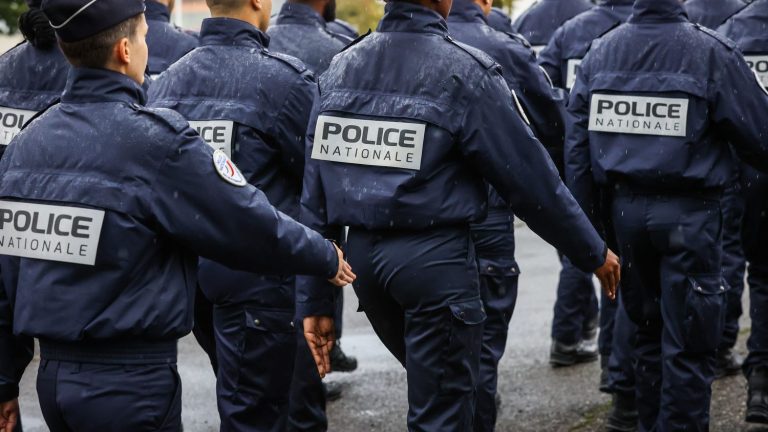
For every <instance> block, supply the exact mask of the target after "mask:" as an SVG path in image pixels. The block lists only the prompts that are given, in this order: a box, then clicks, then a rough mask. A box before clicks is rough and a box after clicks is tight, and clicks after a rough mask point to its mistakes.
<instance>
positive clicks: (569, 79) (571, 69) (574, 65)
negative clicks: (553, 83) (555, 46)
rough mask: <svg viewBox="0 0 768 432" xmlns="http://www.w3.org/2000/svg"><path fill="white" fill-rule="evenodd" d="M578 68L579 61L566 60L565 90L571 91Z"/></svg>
mask: <svg viewBox="0 0 768 432" xmlns="http://www.w3.org/2000/svg"><path fill="white" fill-rule="evenodd" d="M579 66H581V59H568V63H567V64H566V73H565V88H566V89H567V90H570V89H572V88H573V85H574V84H576V72H578V70H579Z"/></svg>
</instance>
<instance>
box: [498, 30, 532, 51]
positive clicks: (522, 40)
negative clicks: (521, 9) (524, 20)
mask: <svg viewBox="0 0 768 432" xmlns="http://www.w3.org/2000/svg"><path fill="white" fill-rule="evenodd" d="M504 34H506V35H507V36H509V37H510V38H512V39H513V40H515V41H517V42H519V43H520V44H521V45H522V46H524V47H526V48H529V49H530V48H531V43H530V42H528V39H526V38H525V36H523V35H521V34H519V33H510V32H504Z"/></svg>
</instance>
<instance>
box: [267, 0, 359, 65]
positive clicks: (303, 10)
mask: <svg viewBox="0 0 768 432" xmlns="http://www.w3.org/2000/svg"><path fill="white" fill-rule="evenodd" d="M267 34H268V35H269V37H270V49H271V50H272V51H275V52H279V53H283V54H288V55H290V56H293V57H296V58H298V59H300V60H301V61H303V62H304V63H305V64H306V65H307V66H308V67H309V68H310V70H312V71H313V72H314V73H315V74H316V75H320V74H321V73H323V72H325V70H326V69H328V66H329V65H330V64H331V59H332V58H333V56H335V55H336V54H338V53H339V51H341V50H342V49H344V47H345V46H346V43H347V42H348V41H349V38H347V37H346V36H342V35H337V34H335V33H332V32H330V31H328V30H327V28H326V22H325V19H324V18H323V17H322V15H320V14H319V13H318V12H317V11H315V10H314V9H312V7H311V6H310V5H308V4H304V3H302V2H301V1H298V0H293V1H288V2H286V3H285V4H284V5H283V8H282V9H281V10H280V13H279V14H278V15H277V18H276V19H275V21H274V23H273V24H272V25H270V27H269V30H268V31H267Z"/></svg>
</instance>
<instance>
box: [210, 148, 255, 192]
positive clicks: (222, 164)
mask: <svg viewBox="0 0 768 432" xmlns="http://www.w3.org/2000/svg"><path fill="white" fill-rule="evenodd" d="M212 156H213V167H214V168H215V169H216V172H217V173H218V174H219V177H221V178H223V179H224V180H225V181H226V182H227V183H230V184H233V185H235V186H237V187H243V186H245V185H247V184H248V182H246V181H245V177H244V176H243V173H241V172H240V170H239V169H238V168H237V166H235V163H234V162H232V161H231V160H230V159H229V157H228V156H227V155H226V153H224V152H223V151H221V150H214V152H213V155H212Z"/></svg>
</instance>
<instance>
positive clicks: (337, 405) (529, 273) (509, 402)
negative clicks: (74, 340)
mask: <svg viewBox="0 0 768 432" xmlns="http://www.w3.org/2000/svg"><path fill="white" fill-rule="evenodd" d="M517 259H518V262H519V263H520V267H521V269H522V272H523V273H522V276H521V279H520V294H519V298H518V303H517V309H516V310H515V315H514V316H513V318H512V323H511V325H510V334H509V340H508V344H507V353H506V355H505V356H504V358H503V359H502V361H501V365H500V377H499V389H500V394H501V397H502V408H501V412H500V414H499V420H498V424H497V431H500V432H501V431H505V432H506V431H509V432H512V431H514V432H526V431H537V432H539V431H554V432H559V431H579V432H582V431H602V430H604V420H605V417H606V416H607V414H608V411H609V409H610V397H609V396H608V395H605V394H601V393H600V392H598V390H597V383H598V379H599V370H600V368H599V365H598V363H597V362H595V363H591V364H586V365H579V366H575V367H570V368H563V369H552V368H550V367H549V364H548V352H549V351H548V350H549V342H550V341H549V332H550V325H551V322H552V306H553V304H554V299H555V287H556V286H557V276H558V270H559V264H558V260H557V255H556V253H555V251H554V249H553V248H552V247H550V246H549V245H547V244H546V243H544V242H543V241H542V240H540V239H539V238H538V237H536V236H535V235H534V234H533V233H531V232H530V231H529V230H528V229H526V228H523V229H519V230H518V256H517ZM346 294H347V297H346V300H347V301H346V304H345V320H346V321H345V328H344V336H343V338H342V346H343V348H344V351H345V352H347V353H348V354H349V355H354V356H356V357H357V358H358V362H359V365H360V367H359V369H358V370H357V371H355V372H353V373H348V374H341V373H334V374H331V375H330V376H329V378H328V379H329V380H333V381H338V382H341V383H342V384H343V386H344V391H345V393H344V396H343V398H342V399H341V400H339V401H337V402H332V403H330V404H329V406H328V417H329V422H330V424H329V431H332V432H366V431H381V432H395V431H397V432H402V431H405V430H406V427H405V415H406V411H407V396H406V378H405V373H404V371H403V370H402V368H401V367H400V365H399V363H397V362H396V361H395V360H394V358H393V357H392V356H391V355H390V354H389V353H388V352H387V351H386V349H385V348H384V346H383V345H382V344H381V343H380V342H379V341H378V339H377V338H376V336H375V335H374V334H373V331H372V330H371V327H370V326H369V325H368V322H367V320H366V318H365V316H364V315H362V314H359V313H356V312H355V310H356V309H357V300H356V299H355V297H354V293H353V292H352V290H351V288H349V287H348V288H347V293H346ZM744 310H745V311H746V310H749V309H748V308H747V307H745V309H744ZM742 324H743V325H742V328H743V329H742V332H741V337H740V340H739V345H738V350H739V351H740V352H742V353H744V352H745V349H744V341H745V339H746V336H747V334H748V326H749V322H748V320H746V319H745V318H744V319H742ZM179 350H180V353H179V371H180V373H181V376H182V380H183V385H184V387H183V402H184V406H183V421H184V427H185V431H187V432H196V431H206V432H207V431H216V430H218V416H217V413H216V398H215V389H214V376H213V373H212V371H211V369H210V364H209V363H208V360H207V358H206V357H205V355H204V354H203V352H202V351H201V350H200V348H199V347H197V345H196V344H195V341H194V339H192V338H191V337H187V338H185V339H184V340H182V342H181V344H180V347H179ZM36 360H37V359H36ZM36 367H37V361H35V362H34V363H33V364H32V365H30V367H29V368H28V370H27V373H26V374H25V377H24V380H23V386H22V398H21V406H22V412H23V421H24V425H25V431H28V432H37V431H45V430H47V428H46V427H45V425H44V423H43V421H42V416H41V414H40V409H39V407H38V405H37V400H36V393H35V389H34V375H35V369H36ZM745 386H746V383H745V381H744V379H743V378H742V377H741V376H736V377H729V378H725V379H723V380H720V381H718V382H716V383H715V385H714V388H713V401H712V427H711V430H712V431H722V432H734V431H750V432H756V431H765V432H768V428H758V427H750V426H748V425H747V424H746V423H744V422H743V418H744V401H745V398H746V390H745Z"/></svg>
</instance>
